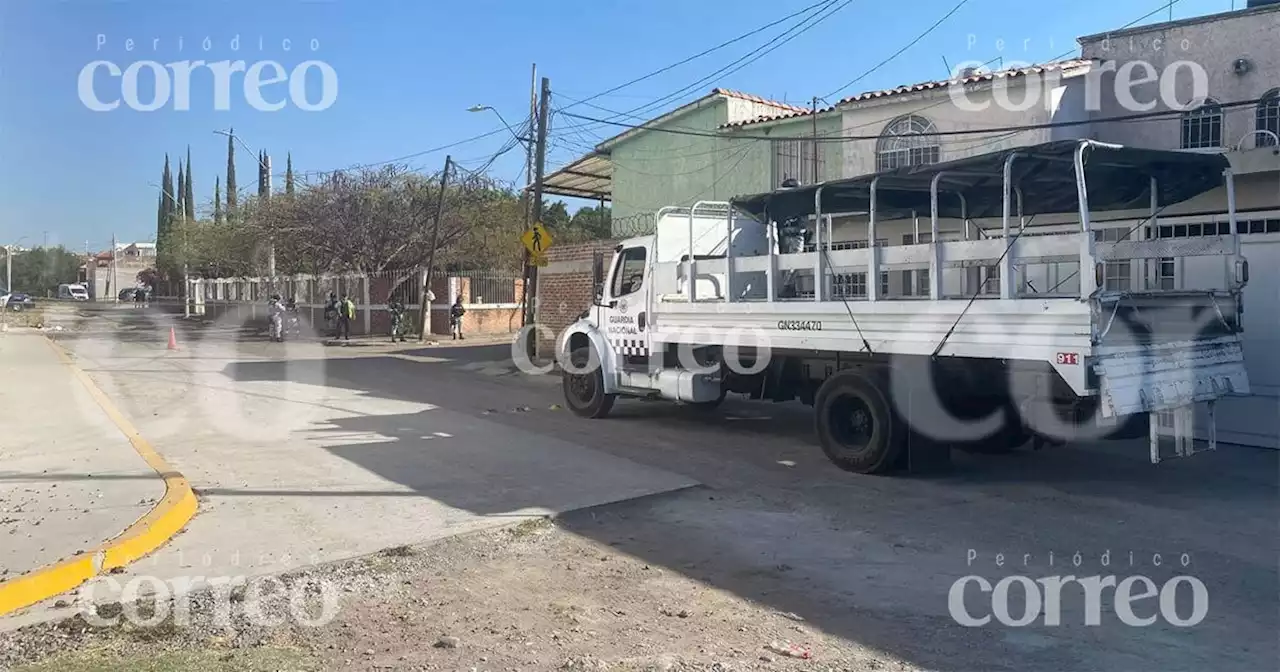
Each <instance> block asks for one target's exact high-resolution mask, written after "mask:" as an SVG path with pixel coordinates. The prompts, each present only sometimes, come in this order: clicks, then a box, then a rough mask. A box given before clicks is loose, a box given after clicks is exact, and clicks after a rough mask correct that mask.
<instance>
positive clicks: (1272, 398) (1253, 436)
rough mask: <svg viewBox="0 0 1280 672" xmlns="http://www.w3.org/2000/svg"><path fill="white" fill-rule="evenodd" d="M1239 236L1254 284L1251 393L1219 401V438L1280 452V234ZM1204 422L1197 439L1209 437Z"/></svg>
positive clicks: (1250, 288) (1248, 335) (1248, 325)
mask: <svg viewBox="0 0 1280 672" xmlns="http://www.w3.org/2000/svg"><path fill="white" fill-rule="evenodd" d="M1273 221H1274V220H1273ZM1241 223H1242V224H1244V222H1241ZM1272 228H1275V227H1274V226H1273V227H1272ZM1264 231H1265V229H1264ZM1240 238H1241V241H1240V246H1241V252H1242V253H1243V254H1244V256H1245V258H1246V259H1248V260H1249V276H1250V277H1249V284H1248V285H1246V286H1245V289H1244V362H1245V367H1246V368H1247V369H1248V372H1249V388H1250V391H1251V392H1252V394H1251V395H1249V396H1247V397H1229V398H1227V399H1224V400H1223V401H1221V402H1219V403H1218V405H1217V413H1218V440H1219V441H1224V442H1227V443H1235V444H1240V445H1245V446H1258V447H1263V448H1273V449H1280V311H1277V306H1280V233H1251V234H1247V235H1242V236H1241V237H1240ZM1189 275H1192V274H1189ZM1190 279H1191V278H1188V280H1190ZM1204 420H1205V419H1204V418H1203V415H1201V417H1200V418H1198V419H1197V421H1196V435H1197V437H1196V438H1199V439H1206V438H1208V437H1207V433H1206V432H1205V431H1204V430H1205V429H1206V428H1207V426H1208V425H1207V424H1206V422H1205V421H1204Z"/></svg>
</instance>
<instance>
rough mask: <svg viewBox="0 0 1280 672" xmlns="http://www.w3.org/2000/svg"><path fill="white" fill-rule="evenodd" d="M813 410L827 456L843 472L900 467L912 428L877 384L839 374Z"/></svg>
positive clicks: (820, 392)
mask: <svg viewBox="0 0 1280 672" xmlns="http://www.w3.org/2000/svg"><path fill="white" fill-rule="evenodd" d="M813 405H814V419H815V423H816V425H817V427H816V428H817V432H818V441H819V442H820V443H821V444H822V452H824V453H826V455H827V459H829V460H831V461H832V462H833V463H835V465H836V466H837V467H840V468H841V469H844V470H845V471H852V472H855V473H859V474H879V473H884V472H886V471H889V470H891V469H893V468H894V466H895V465H896V464H897V462H898V458H899V457H900V456H901V455H902V451H903V447H904V446H905V442H906V428H905V427H903V426H902V425H901V423H899V422H898V421H897V418H896V416H895V415H894V413H893V409H892V408H891V407H890V404H889V399H888V397H887V396H886V395H885V393H884V392H883V391H882V390H881V389H880V387H879V386H877V385H876V384H875V382H874V381H873V380H871V379H869V378H867V377H866V376H863V375H861V374H860V373H857V372H854V371H845V372H841V373H837V374H835V375H833V376H831V377H830V378H828V379H827V380H826V381H825V382H824V383H823V384H822V387H820V388H819V389H818V394H817V397H816V398H815V400H814V404H813Z"/></svg>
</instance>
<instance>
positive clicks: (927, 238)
mask: <svg viewBox="0 0 1280 672" xmlns="http://www.w3.org/2000/svg"><path fill="white" fill-rule="evenodd" d="M932 240H933V234H932V233H922V234H920V244H922V245H923V244H925V243H928V242H931V241H932ZM902 244H903V245H915V244H916V237H915V234H911V233H907V234H903V236H902ZM902 293H903V294H904V295H906V296H925V297H927V296H929V269H927V268H921V269H918V270H912V271H902Z"/></svg>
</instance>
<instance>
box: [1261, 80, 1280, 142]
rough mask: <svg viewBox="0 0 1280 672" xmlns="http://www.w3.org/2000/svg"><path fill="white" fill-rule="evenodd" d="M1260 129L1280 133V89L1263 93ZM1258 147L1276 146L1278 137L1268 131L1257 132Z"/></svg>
mask: <svg viewBox="0 0 1280 672" xmlns="http://www.w3.org/2000/svg"><path fill="white" fill-rule="evenodd" d="M1256 128H1257V130H1259V131H1271V132H1272V133H1275V134H1276V135H1280V89H1272V90H1270V91H1268V92H1267V93H1265V94H1263V96H1262V100H1260V101H1258V125H1257V127H1256ZM1255 136H1256V138H1257V146H1258V147H1274V146H1276V137H1275V136H1274V135H1269V134H1267V133H1257V134H1255Z"/></svg>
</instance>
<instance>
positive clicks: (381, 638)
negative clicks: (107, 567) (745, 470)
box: [0, 521, 915, 672]
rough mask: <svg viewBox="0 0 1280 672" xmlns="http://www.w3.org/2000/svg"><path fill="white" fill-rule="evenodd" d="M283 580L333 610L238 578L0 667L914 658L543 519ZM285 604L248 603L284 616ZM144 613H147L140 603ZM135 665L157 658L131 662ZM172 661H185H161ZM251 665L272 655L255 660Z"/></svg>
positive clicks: (43, 636) (8, 646) (13, 650)
mask: <svg viewBox="0 0 1280 672" xmlns="http://www.w3.org/2000/svg"><path fill="white" fill-rule="evenodd" d="M280 583H281V584H282V585H284V586H285V587H286V588H292V587H295V586H301V585H311V584H316V585H320V584H323V585H327V586H330V587H334V588H335V592H336V595H337V600H336V604H337V607H338V608H337V609H336V610H335V613H336V617H334V618H333V619H332V620H331V621H329V622H327V623H326V624H324V625H319V626H316V627H307V626H303V625H300V624H299V623H297V622H291V621H293V620H295V619H281V620H284V621H285V622H282V623H281V624H279V625H276V626H261V625H258V624H256V623H255V622H254V621H255V619H254V618H250V617H249V615H248V613H246V612H249V611H250V610H249V609H247V608H244V607H246V606H247V605H249V604H251V603H253V600H251V599H246V598H245V595H244V593H243V592H237V591H241V590H242V589H239V588H237V589H235V590H232V591H231V593H230V595H229V597H230V600H229V602H230V603H231V608H232V611H233V613H232V614H230V617H229V619H228V620H226V621H225V622H223V623H221V624H218V623H215V621H216V620H217V619H216V618H215V616H214V614H215V612H216V611H217V606H218V604H219V600H218V599H217V598H216V593H217V591H216V590H211V591H205V592H204V593H202V594H201V595H200V597H199V598H198V599H193V600H192V602H193V606H192V607H191V621H190V623H187V624H182V625H175V624H174V623H172V622H164V621H162V622H161V623H160V624H159V625H157V626H153V627H151V628H144V629H139V628H136V627H128V628H126V627H122V626H115V627H110V628H98V627H94V626H93V625H92V624H90V623H88V622H86V620H85V619H84V618H83V617H77V618H75V619H71V620H69V621H65V622H63V623H61V624H46V625H40V626H34V627H30V628H26V629H24V630H20V631H18V632H16V633H10V634H7V635H0V668H4V667H5V665H6V664H7V665H9V666H13V669H21V670H33V671H34V670H54V669H57V670H60V671H61V670H65V671H66V672H89V671H92V672H99V671H106V670H117V669H121V670H123V669H130V670H133V669H149V670H150V669H153V670H168V669H212V670H219V669H224V668H223V667H219V666H218V665H222V664H224V663H225V664H227V665H230V666H229V667H225V669H289V670H311V669H323V670H357V669H358V670H369V669H383V670H454V669H476V670H779V669H806V670H807V669H820V670H908V669H915V668H913V667H912V666H910V665H908V664H906V663H903V662H901V661H899V660H896V659H894V658H893V657H891V656H888V655H886V654H884V653H882V652H878V651H874V650H869V649H866V648H864V647H860V646H858V645H856V644H853V643H851V642H849V641H847V640H844V639H840V638H837V637H833V636H829V635H827V634H825V633H823V632H822V631H820V630H818V629H816V628H813V627H811V626H810V625H809V624H808V623H807V622H805V621H804V620H803V619H802V618H800V617H799V616H797V615H795V614H790V613H778V612H775V611H773V610H771V609H768V608H766V607H764V606H762V605H759V604H756V603H753V602H750V601H747V600H744V599H742V598H740V597H737V596H736V595H733V594H731V593H728V592H725V591H722V590H717V589H714V588H710V587H708V586H707V585H705V584H702V583H699V582H697V581H694V580H692V579H689V578H687V577H685V576H683V575H681V574H678V573H676V572H672V571H669V570H667V569H664V568H661V567H655V566H650V565H647V564H645V563H644V562H643V561H641V560H638V559H636V558H634V557H631V556H628V555H625V554H622V553H619V552H618V551H616V550H615V549H612V548H610V547H608V546H604V545H601V544H598V543H595V542H592V541H589V540H585V539H583V538H581V537H579V536H576V535H574V534H572V533H570V532H567V531H565V530H563V529H561V528H559V527H557V526H556V525H555V524H553V523H550V522H546V521H539V522H536V523H522V524H520V525H517V526H513V527H508V528H504V529H501V530H497V531H489V532H483V533H478V534H474V535H467V536H464V537H455V538H453V539H450V540H446V541H444V542H441V543H438V544H434V545H431V546H425V547H413V548H411V549H394V552H391V553H388V552H384V553H379V554H376V555H374V556H370V557H367V558H364V559H361V560H356V561H351V562H345V563H338V564H334V565H328V566H324V567H317V568H313V569H310V570H307V571H305V572H299V573H295V574H291V575H287V576H285V577H281V581H280ZM249 590H253V589H252V588H250V589H249ZM285 592H289V590H286V591H285ZM293 592H294V593H296V592H297V591H293ZM320 592H321V591H319V590H317V591H311V593H312V594H313V596H318V595H319V593H320ZM317 599H318V598H317ZM286 606H287V605H286V604H285V603H279V604H274V605H269V606H267V607H266V608H265V609H262V608H261V607H255V610H256V613H259V614H263V613H265V614H266V616H267V618H269V619H276V618H278V617H279V616H281V615H282V614H283V613H285V611H286V610H285V609H284V607H286ZM313 606H314V605H313ZM141 611H143V612H144V615H154V612H153V611H146V607H145V606H144V608H143V609H142V610H141ZM114 613H116V612H115V611H113V610H112V609H110V608H99V610H98V612H97V614H98V615H108V616H109V615H113V614H114ZM314 613H316V612H314V611H313V612H312V614H314ZM170 620H171V619H170ZM258 620H261V619H258ZM180 656H193V657H192V658H180ZM130 661H147V665H150V667H145V666H128V665H125V663H128V662H130ZM163 661H178V662H183V661H185V662H183V665H182V666H175V665H176V663H173V664H170V663H167V662H166V663H163V664H170V667H164V666H162V662H163ZM255 661H263V664H265V665H267V667H261V666H260V667H254V665H257V662H255ZM22 665H26V667H20V666H22ZM113 665H114V667H113ZM121 665H125V666H123V667H122V666H121ZM270 665H275V667H270Z"/></svg>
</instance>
